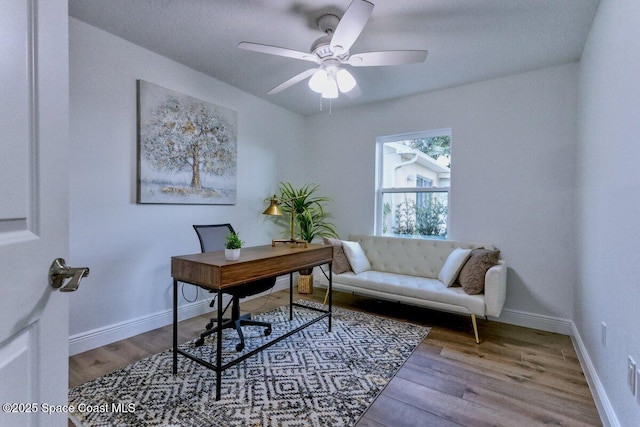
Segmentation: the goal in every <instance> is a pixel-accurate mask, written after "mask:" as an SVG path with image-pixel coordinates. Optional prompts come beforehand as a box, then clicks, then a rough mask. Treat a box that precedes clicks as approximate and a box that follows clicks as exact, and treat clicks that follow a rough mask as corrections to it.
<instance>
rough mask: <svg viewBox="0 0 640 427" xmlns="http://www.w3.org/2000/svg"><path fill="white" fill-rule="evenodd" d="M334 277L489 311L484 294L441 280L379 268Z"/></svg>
mask: <svg viewBox="0 0 640 427" xmlns="http://www.w3.org/2000/svg"><path fill="white" fill-rule="evenodd" d="M334 279H335V282H338V283H342V284H345V285H350V286H354V287H360V288H364V289H370V290H374V291H378V292H384V293H388V294H389V295H402V296H406V297H411V298H418V299H423V300H429V301H435V302H439V303H442V304H450V305H456V306H461V307H465V308H466V309H467V310H468V311H469V313H474V314H477V315H480V316H484V315H485V313H486V311H485V303H484V295H467V294H466V293H465V292H464V290H463V289H462V288H461V287H456V288H448V287H446V286H445V285H444V283H442V282H441V281H439V280H437V279H429V278H426V277H416V276H407V275H405V274H396V273H388V272H384V271H375V270H369V271H365V272H362V273H360V274H354V273H353V272H347V273H344V274H340V275H338V276H336V277H335V278H334ZM390 299H391V298H390Z"/></svg>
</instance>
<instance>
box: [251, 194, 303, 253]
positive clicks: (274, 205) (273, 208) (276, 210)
mask: <svg viewBox="0 0 640 427" xmlns="http://www.w3.org/2000/svg"><path fill="white" fill-rule="evenodd" d="M299 197H304V196H299ZM299 197H294V198H292V199H289V200H285V201H280V200H279V199H278V196H276V195H275V194H274V195H273V197H271V200H270V202H269V207H268V208H267V209H265V210H264V212H262V214H263V215H273V216H282V210H281V209H280V206H278V205H280V203H288V202H290V201H292V200H295V199H297V198H299ZM289 216H290V218H289V219H290V221H289V227H290V230H291V236H290V237H289V238H288V239H273V240H271V246H275V245H276V243H293V244H301V245H304V247H305V248H306V247H307V242H306V241H305V240H300V239H296V238H295V235H294V231H293V221H294V216H295V215H294V212H293V209H292V210H291V214H290V215H289Z"/></svg>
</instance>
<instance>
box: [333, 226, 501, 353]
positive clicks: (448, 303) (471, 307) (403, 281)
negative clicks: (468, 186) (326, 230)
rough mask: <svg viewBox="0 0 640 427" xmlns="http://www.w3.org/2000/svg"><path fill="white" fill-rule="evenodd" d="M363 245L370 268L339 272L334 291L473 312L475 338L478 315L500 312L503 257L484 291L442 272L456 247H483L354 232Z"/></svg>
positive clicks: (453, 310)
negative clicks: (451, 282) (442, 277)
mask: <svg viewBox="0 0 640 427" xmlns="http://www.w3.org/2000/svg"><path fill="white" fill-rule="evenodd" d="M349 240H350V241H354V242H358V243H360V246H361V247H362V249H363V250H364V252H365V255H366V256H367V258H368V259H369V262H370V264H371V270H369V271H363V272H361V273H359V274H355V273H354V272H352V271H349V272H346V273H342V274H334V275H333V289H335V290H340V291H344V292H351V293H354V294H359V295H366V296H370V297H374V298H379V299H384V300H390V301H397V302H402V303H407V304H412V305H417V306H422V307H428V308H432V309H436V310H443V311H449V312H454V313H460V314H467V315H471V320H472V323H473V330H474V333H475V338H476V342H478V343H479V342H480V340H479V337H478V327H477V323H476V316H496V317H497V316H499V315H500V312H501V311H502V306H503V305H504V301H505V297H506V292H507V265H506V264H505V262H504V261H503V260H500V261H499V264H498V265H495V266H493V267H491V268H490V269H489V270H488V271H487V273H486V275H485V290H484V293H482V294H478V295H468V294H466V293H465V292H464V290H463V289H462V288H461V287H459V286H457V287H446V286H445V285H444V283H442V282H441V281H439V280H438V273H439V272H440V269H441V268H442V266H443V265H444V263H445V261H446V260H447V257H448V256H449V254H450V253H451V252H452V251H453V250H454V249H455V248H458V247H460V248H462V249H471V248H478V247H484V248H486V249H494V246H493V245H492V244H489V245H487V244H474V243H465V242H456V241H451V240H426V239H406V238H396V237H383V236H363V235H354V236H349Z"/></svg>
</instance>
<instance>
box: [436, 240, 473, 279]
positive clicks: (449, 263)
mask: <svg viewBox="0 0 640 427" xmlns="http://www.w3.org/2000/svg"><path fill="white" fill-rule="evenodd" d="M469 255H471V249H462V248H455V249H454V250H453V252H451V253H450V254H449V256H448V257H447V260H446V261H445V262H444V265H443V266H442V269H440V273H438V280H440V281H441V282H442V283H444V285H445V286H446V287H447V288H448V287H450V286H451V285H453V282H455V281H456V278H457V277H458V273H459V272H460V270H461V269H462V266H463V265H464V263H465V261H466V260H467V258H469Z"/></svg>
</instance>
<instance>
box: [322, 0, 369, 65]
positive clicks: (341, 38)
mask: <svg viewBox="0 0 640 427" xmlns="http://www.w3.org/2000/svg"><path fill="white" fill-rule="evenodd" d="M372 11H373V4H372V3H369V2H368V1H366V0H353V2H351V4H350V5H349V7H348V8H347V10H346V11H345V12H344V15H342V18H341V19H340V22H339V23H338V26H337V27H336V30H335V32H334V33H333V37H332V38H331V45H330V46H331V49H332V50H333V51H334V52H335V53H338V54H340V53H342V52H346V51H348V50H349V49H351V45H353V43H355V41H356V40H357V39H358V36H360V33H361V32H362V30H363V29H364V26H365V25H367V21H368V20H369V17H370V16H371V12H372Z"/></svg>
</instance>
